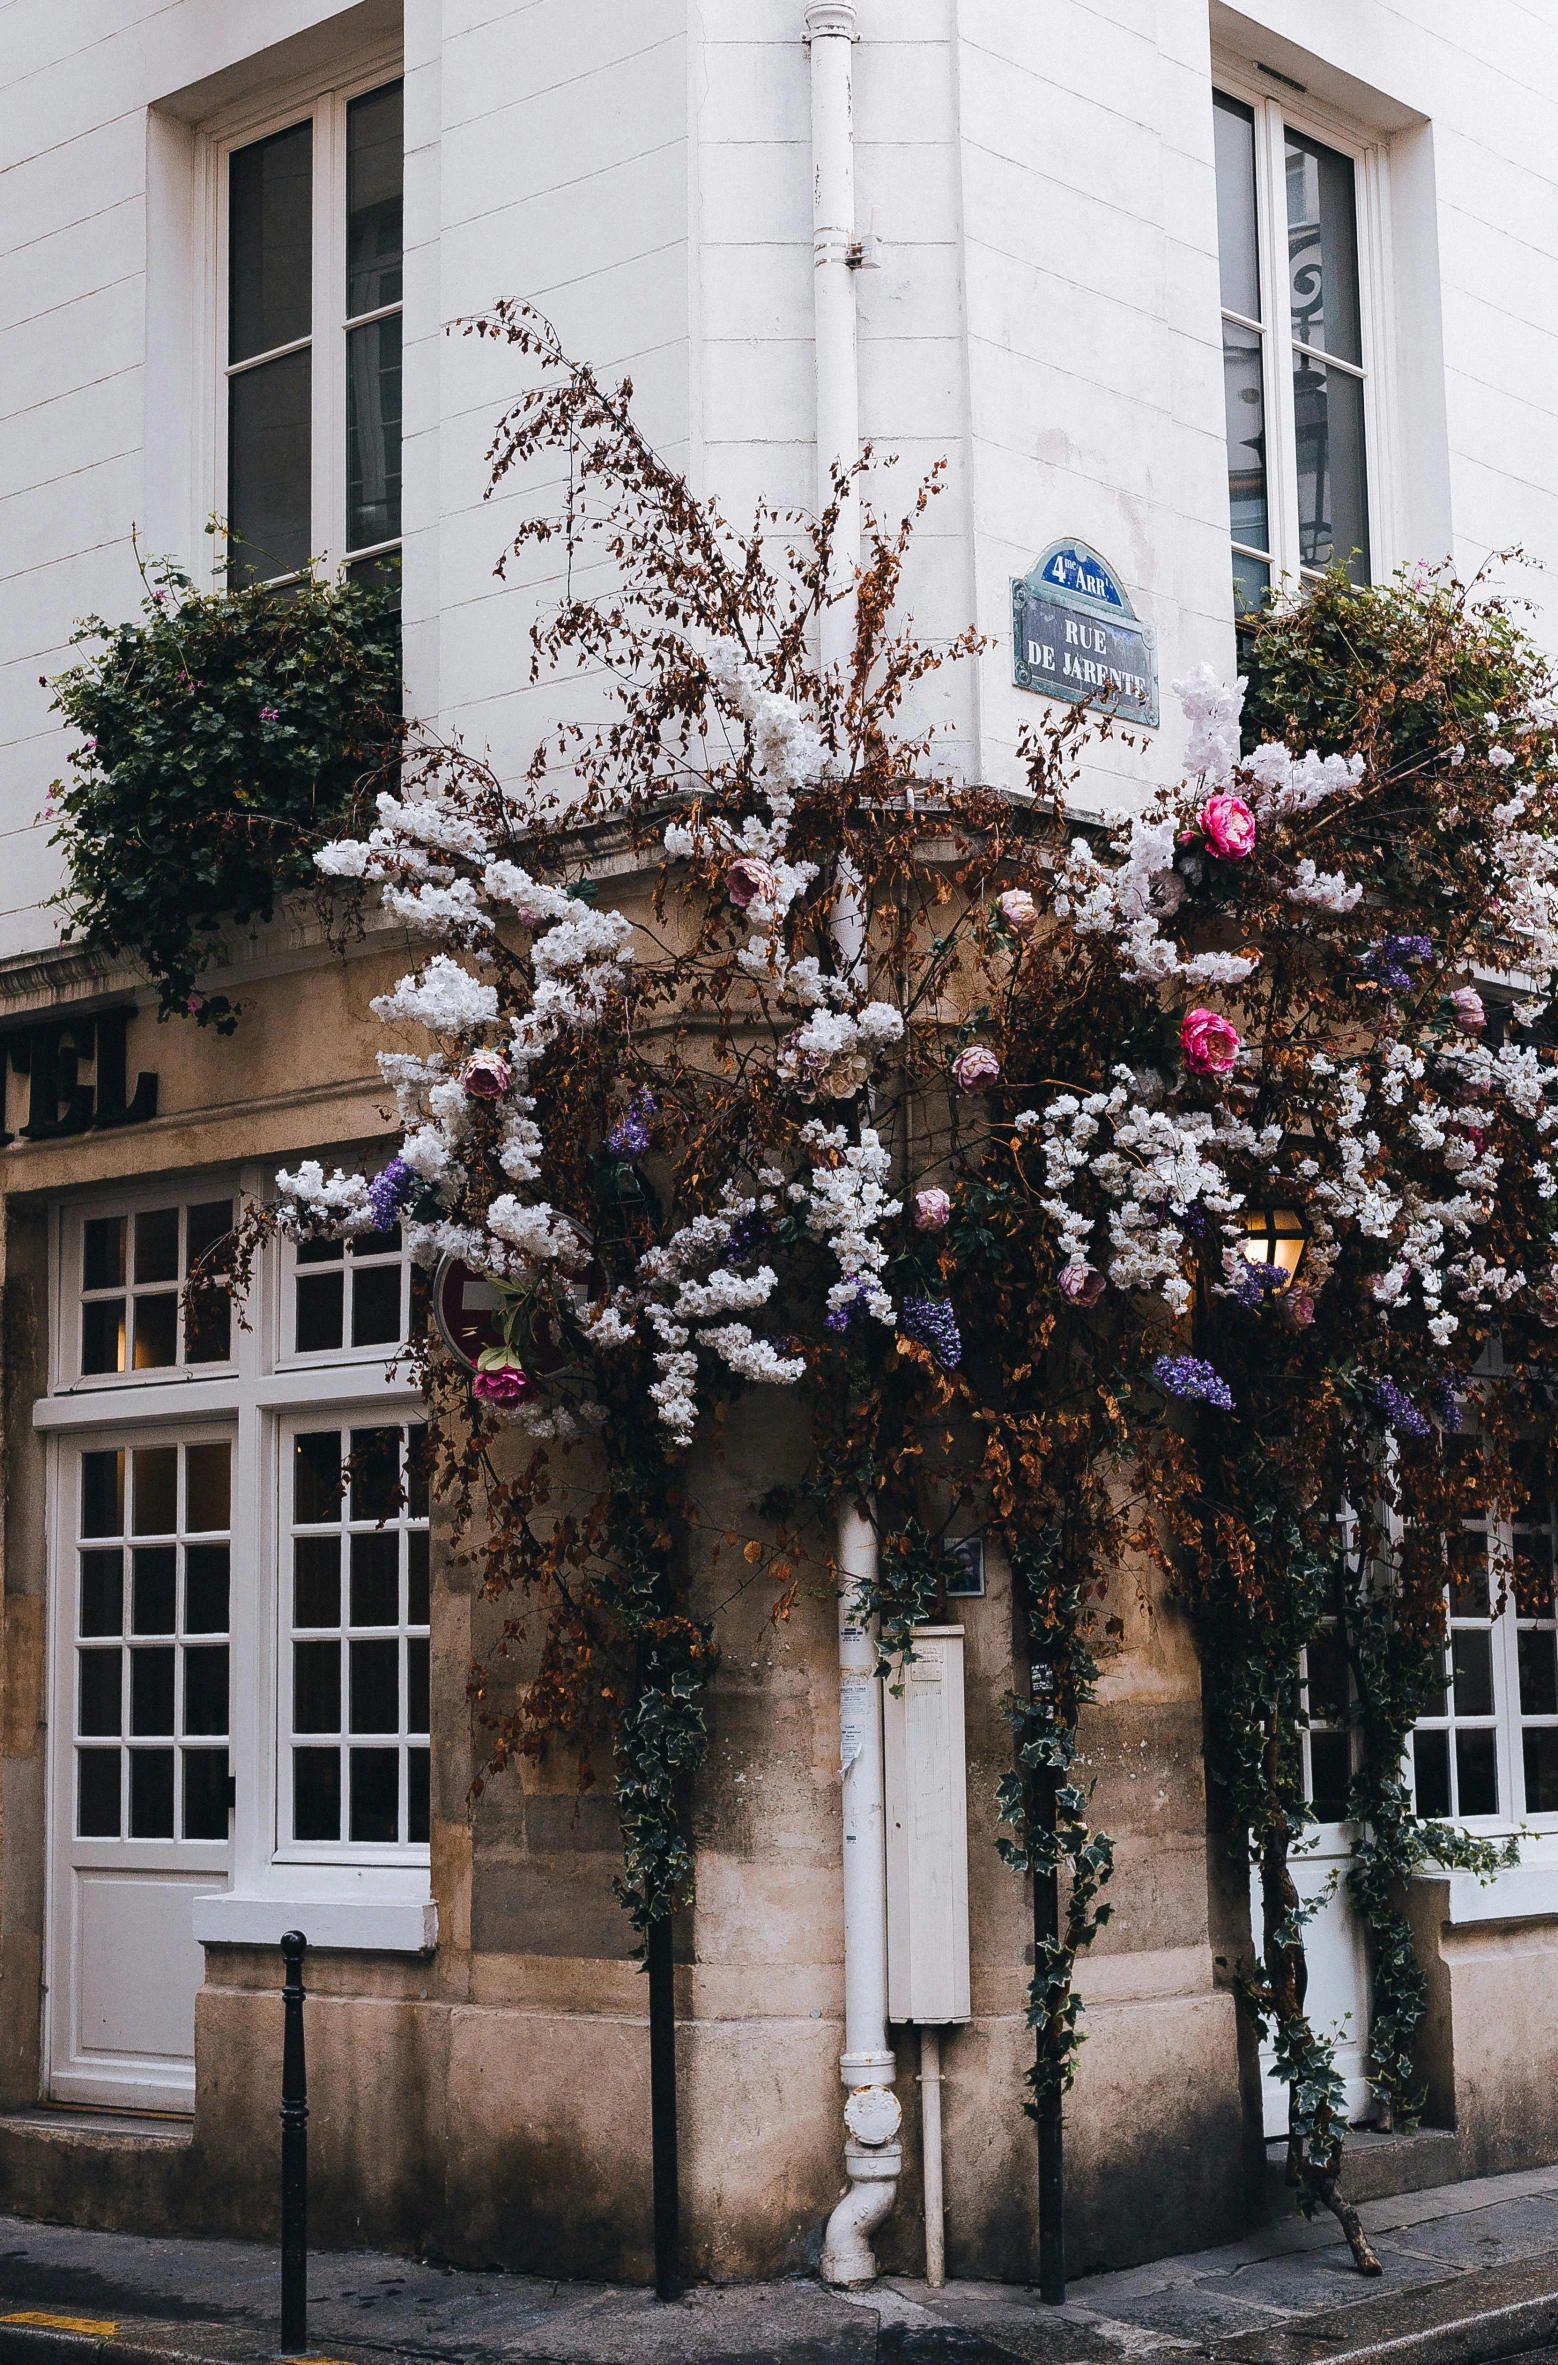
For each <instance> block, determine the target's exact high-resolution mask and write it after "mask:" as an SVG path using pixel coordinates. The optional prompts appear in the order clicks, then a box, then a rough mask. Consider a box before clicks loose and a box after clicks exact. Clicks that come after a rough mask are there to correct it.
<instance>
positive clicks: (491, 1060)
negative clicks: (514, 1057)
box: [460, 1051, 509, 1100]
mask: <svg viewBox="0 0 1558 2365" xmlns="http://www.w3.org/2000/svg"><path fill="white" fill-rule="evenodd" d="M460 1084H461V1088H462V1089H463V1090H464V1091H466V1092H468V1093H470V1094H471V1096H472V1098H473V1099H475V1100H500V1099H501V1098H502V1096H503V1094H504V1093H505V1092H507V1090H508V1088H509V1063H508V1061H507V1060H506V1059H505V1058H504V1056H503V1054H502V1052H501V1051H473V1052H472V1053H471V1056H470V1058H469V1059H468V1060H467V1061H466V1063H465V1065H464V1067H463V1068H462V1069H461V1070H460Z"/></svg>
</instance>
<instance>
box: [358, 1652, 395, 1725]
mask: <svg viewBox="0 0 1558 2365" xmlns="http://www.w3.org/2000/svg"><path fill="white" fill-rule="evenodd" d="M399 1730H400V1645H399V1643H398V1642H354V1643H353V1644H352V1731H353V1732H354V1733H396V1732H399Z"/></svg>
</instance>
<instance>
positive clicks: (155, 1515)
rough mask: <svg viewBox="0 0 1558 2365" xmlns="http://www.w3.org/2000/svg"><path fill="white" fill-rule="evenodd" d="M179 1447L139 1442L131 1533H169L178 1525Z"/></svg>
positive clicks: (157, 1534)
mask: <svg viewBox="0 0 1558 2365" xmlns="http://www.w3.org/2000/svg"><path fill="white" fill-rule="evenodd" d="M178 1488H179V1449H178V1447H177V1446H176V1445H142V1446H138V1447H137V1448H136V1452H135V1533H136V1534H137V1535H138V1536H170V1535H172V1533H173V1531H174V1529H175V1528H176V1527H177V1525H178Z"/></svg>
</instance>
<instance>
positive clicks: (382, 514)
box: [346, 312, 400, 550]
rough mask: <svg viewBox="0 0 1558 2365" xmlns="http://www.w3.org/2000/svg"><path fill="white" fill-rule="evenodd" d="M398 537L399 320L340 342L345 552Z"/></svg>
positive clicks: (355, 331) (396, 316)
mask: <svg viewBox="0 0 1558 2365" xmlns="http://www.w3.org/2000/svg"><path fill="white" fill-rule="evenodd" d="M399 532H400V314H399V313H398V312H392V313H390V314H389V315H388V317H387V318H386V319H384V320H375V321H370V322H369V324H368V326H367V327H366V328H354V329H353V330H351V332H350V333H349V335H348V337H347V340H346V547H347V549H348V550H365V549H367V548H368V547H369V546H370V545H371V544H372V543H374V542H392V541H393V540H394V539H395V537H396V535H397V534H398V533H399Z"/></svg>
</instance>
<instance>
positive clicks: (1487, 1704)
mask: <svg viewBox="0 0 1558 2365" xmlns="http://www.w3.org/2000/svg"><path fill="white" fill-rule="evenodd" d="M1450 1656H1451V1662H1452V1667H1453V1672H1454V1677H1455V1713H1456V1715H1457V1716H1491V1715H1492V1714H1493V1637H1492V1636H1491V1635H1490V1634H1485V1633H1483V1634H1479V1633H1475V1632H1474V1633H1465V1632H1459V1631H1458V1632H1457V1633H1455V1634H1454V1635H1452V1637H1451V1644H1450ZM1461 1811H1462V1813H1463V1814H1464V1813H1466V1812H1468V1810H1467V1809H1466V1808H1465V1807H1464V1806H1463V1807H1462V1810H1461Z"/></svg>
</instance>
